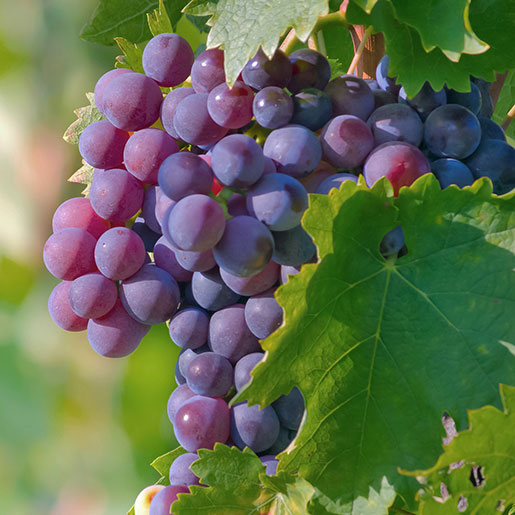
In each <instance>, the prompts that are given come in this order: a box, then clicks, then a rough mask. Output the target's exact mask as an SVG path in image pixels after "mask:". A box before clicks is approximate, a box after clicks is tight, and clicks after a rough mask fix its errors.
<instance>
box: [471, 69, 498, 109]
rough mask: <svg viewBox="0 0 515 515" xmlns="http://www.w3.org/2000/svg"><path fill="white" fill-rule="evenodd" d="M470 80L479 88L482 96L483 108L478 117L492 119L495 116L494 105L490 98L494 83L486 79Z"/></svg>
mask: <svg viewBox="0 0 515 515" xmlns="http://www.w3.org/2000/svg"><path fill="white" fill-rule="evenodd" d="M470 80H471V81H472V82H473V83H474V84H475V85H476V86H477V87H478V89H479V93H480V95H481V107H480V108H479V111H478V112H477V115H478V116H486V117H487V118H490V117H491V116H492V115H493V114H494V103H493V101H492V97H491V96H490V88H491V87H492V83H491V82H487V81H486V80H484V79H478V78H477V77H471V78H470Z"/></svg>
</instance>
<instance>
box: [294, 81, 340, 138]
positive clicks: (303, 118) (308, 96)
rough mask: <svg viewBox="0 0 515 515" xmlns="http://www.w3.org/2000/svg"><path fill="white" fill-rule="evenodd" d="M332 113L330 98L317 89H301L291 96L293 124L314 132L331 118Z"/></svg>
mask: <svg viewBox="0 0 515 515" xmlns="http://www.w3.org/2000/svg"><path fill="white" fill-rule="evenodd" d="M332 114H333V107H332V104H331V99H330V98H329V97H328V96H327V94H326V93H324V92H323V91H320V90H319V89H315V88H308V89H303V90H302V91H299V93H297V94H296V95H295V96H294V97H293V118H292V119H291V123H293V124H298V125H303V126H304V127H307V128H308V129H311V130H312V131H313V132H315V131H317V130H319V129H321V128H322V127H323V126H324V125H325V124H326V123H327V122H328V121H329V120H330V119H331V115H332Z"/></svg>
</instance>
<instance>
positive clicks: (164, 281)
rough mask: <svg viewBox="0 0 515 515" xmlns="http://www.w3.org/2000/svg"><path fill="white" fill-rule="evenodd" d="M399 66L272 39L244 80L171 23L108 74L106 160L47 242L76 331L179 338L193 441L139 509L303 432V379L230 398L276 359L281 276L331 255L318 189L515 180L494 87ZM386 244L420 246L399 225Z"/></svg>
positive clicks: (114, 339)
mask: <svg viewBox="0 0 515 515" xmlns="http://www.w3.org/2000/svg"><path fill="white" fill-rule="evenodd" d="M388 65H389V63H388V57H387V56H385V57H384V58H383V59H382V60H381V62H380V63H379V65H378V68H377V73H376V79H375V80H363V79H361V78H358V77H356V76H353V75H343V76H340V77H337V78H334V79H332V80H331V68H330V65H329V62H328V60H327V59H326V58H325V57H324V56H323V55H321V54H320V53H318V52H317V51H315V50H311V49H300V50H297V51H295V52H293V53H292V54H291V55H290V56H287V55H286V54H284V53H283V52H282V51H281V50H277V51H276V52H275V54H274V55H273V57H272V58H271V59H269V58H268V57H267V56H266V55H265V54H264V53H263V51H261V50H259V51H258V53H257V54H256V55H255V56H254V57H253V58H252V59H251V60H250V61H249V62H248V63H247V65H246V66H245V67H244V69H243V71H242V74H241V76H240V77H239V80H237V81H236V82H235V84H234V85H233V87H232V88H230V87H229V86H228V85H227V84H226V82H225V74H224V53H223V51H222V50H220V49H209V50H206V51H204V52H202V53H201V54H200V55H199V56H198V57H197V58H196V59H195V58H194V54H193V51H192V49H191V47H190V46H189V44H188V43H187V42H186V40H184V39H183V38H182V37H180V36H178V35H176V34H160V35H158V36H156V37H154V38H153V39H151V40H150V42H149V43H148V44H147V46H146V47H145V49H144V52H143V69H144V74H141V73H136V72H134V71H131V70H128V69H125V68H119V69H114V70H111V71H109V72H107V73H106V74H104V75H103V76H102V77H101V78H100V79H99V80H98V82H97V84H96V86H95V103H96V105H97V108H98V110H99V111H100V113H102V115H103V116H104V119H103V120H100V121H97V122H94V123H92V124H90V125H89V126H88V127H87V128H86V129H85V130H84V131H83V132H82V134H81V136H80V140H79V151H80V153H81V155H82V157H83V159H84V161H85V162H86V163H88V164H89V165H90V166H92V167H93V168H94V174H93V179H92V184H91V189H90V193H89V198H86V197H85V198H72V199H70V200H67V201H66V202H64V203H63V204H62V205H61V206H59V207H58V208H57V210H56V212H55V215H54V218H53V222H52V225H53V231H54V233H53V234H52V235H51V236H50V238H49V239H48V241H47V242H46V244H45V247H44V261H45V264H46V266H47V268H48V270H49V271H50V272H51V273H52V274H53V275H54V276H55V277H57V278H58V279H61V280H62V282H60V283H59V284H58V285H57V286H56V288H55V289H54V290H53V291H52V293H51V295H50V298H49V303H48V308H49V312H50V315H51V316H52V318H53V320H54V321H55V323H56V324H57V325H58V326H60V327H61V328H63V329H65V330H68V331H82V330H87V336H88V340H89V343H90V344H91V346H92V348H93V349H94V350H95V351H96V352H97V353H98V354H100V355H102V356H106V357H123V356H127V355H128V354H130V353H132V352H133V351H135V350H136V348H137V347H138V346H139V344H140V343H141V341H142V339H143V338H144V336H145V335H146V334H147V332H148V331H149V329H150V327H151V326H152V325H155V324H161V323H164V322H167V323H168V326H169V332H170V337H171V339H172V341H173V342H174V343H175V344H176V345H178V346H179V347H180V348H181V352H180V356H179V359H178V361H177V364H176V367H175V380H176V382H177V388H176V389H175V390H174V391H173V392H172V394H171V396H170V398H169V401H168V406H167V410H168V416H169V419H170V422H171V423H172V424H173V427H174V432H175V435H176V438H177V440H178V441H179V443H180V444H181V446H182V447H183V448H184V449H185V450H186V451H187V453H186V454H183V455H182V456H180V457H178V458H177V459H176V460H175V461H174V462H173V464H172V466H171V468H170V477H169V479H170V485H171V486H168V487H159V488H158V487H150V488H149V489H146V490H144V491H143V492H142V493H141V494H140V496H138V499H137V501H136V506H135V508H136V515H138V510H139V513H148V510H150V512H149V513H150V515H160V514H164V513H170V505H171V504H172V502H173V501H174V500H175V498H176V496H177V493H180V492H184V491H188V487H190V486H191V485H199V484H200V480H199V478H198V477H196V476H195V475H194V474H193V472H192V471H191V469H190V465H191V464H192V463H193V462H194V461H195V460H196V459H197V458H198V456H197V454H196V453H197V451H198V450H199V449H204V448H205V449H212V448H213V446H214V444H215V443H216V442H222V443H227V444H230V445H235V446H237V447H238V448H240V449H243V448H245V447H249V448H250V449H252V450H253V451H254V452H255V453H256V454H257V455H258V456H260V458H261V460H262V462H263V463H264V465H265V466H266V471H267V474H275V471H276V467H277V460H276V458H275V457H276V455H277V454H278V453H280V452H282V451H283V450H285V449H286V448H287V447H288V445H289V444H290V442H291V441H292V440H293V439H294V438H295V435H296V434H297V431H298V428H299V426H300V425H301V422H302V418H303V416H304V411H305V409H304V408H305V406H304V399H303V396H302V394H301V393H300V391H299V390H298V389H297V388H294V389H293V390H292V391H291V392H290V394H289V395H283V396H282V397H280V398H279V399H278V400H277V401H275V402H274V403H273V404H272V405H271V406H266V407H264V408H263V409H259V408H258V407H257V406H249V405H248V404H247V403H239V404H236V405H234V406H232V407H231V408H229V401H230V399H231V398H232V397H233V396H234V394H235V393H236V392H238V391H240V390H241V389H243V388H244V387H245V385H246V384H247V383H248V382H249V381H250V378H251V375H250V372H251V370H252V369H253V368H254V367H255V366H256V365H257V364H258V363H259V362H261V361H262V360H263V359H266V357H265V354H264V353H263V352H262V349H261V345H260V340H263V339H265V338H267V337H268V336H269V335H270V334H272V333H273V332H274V331H275V330H276V329H277V328H279V327H280V326H281V324H282V323H283V312H282V308H281V306H280V305H279V304H278V303H277V301H276V300H275V297H274V292H275V290H276V288H277V287H278V285H280V284H283V283H285V282H287V281H288V277H289V276H290V275H294V274H297V273H298V272H299V271H300V268H301V266H302V265H303V264H305V263H310V262H315V261H316V260H317V255H316V254H317V253H316V247H315V245H314V243H313V241H312V239H311V237H310V236H309V234H307V233H306V231H305V230H304V229H303V227H302V226H301V223H300V222H301V218H302V215H303V213H304V211H305V210H306V209H307V207H308V194H309V193H312V194H313V193H315V194H322V195H326V194H329V192H330V191H331V190H332V189H333V188H339V187H340V185H341V184H342V183H343V182H345V181H354V182H357V180H358V176H359V175H360V174H362V175H363V176H364V179H365V181H366V183H367V184H368V185H369V186H372V185H373V184H374V183H375V182H376V181H377V180H379V179H380V178H382V177H386V178H387V179H388V180H389V181H390V182H391V184H392V186H393V190H394V192H395V194H397V193H398V192H399V190H400V188H401V187H403V186H409V185H410V184H411V183H413V182H414V181H415V180H416V179H417V178H418V177H420V176H422V175H423V174H426V173H434V174H435V176H436V177H437V179H438V181H439V182H440V184H441V186H442V187H443V188H445V187H448V186H449V185H451V184H455V185H457V186H458V187H464V186H467V185H470V184H472V182H473V180H474V179H476V178H478V177H483V176H486V177H489V178H490V179H491V180H492V182H493V184H494V192H495V193H498V194H502V193H505V192H507V191H509V190H511V189H512V188H513V187H514V186H515V149H513V148H512V147H511V146H510V145H509V144H508V143H506V141H505V136H504V133H503V130H502V129H501V127H499V126H498V125H497V124H496V123H495V122H493V121H492V120H491V119H490V117H491V115H492V101H491V98H490V96H489V86H488V84H487V83H485V82H484V81H481V80H479V79H474V78H472V79H471V91H470V92H469V93H459V92H456V91H453V90H451V89H443V90H441V91H434V90H433V89H432V88H431V86H430V85H429V84H428V83H426V84H425V85H424V87H423V88H422V90H421V91H420V92H419V93H418V94H417V95H416V96H415V97H413V98H408V97H407V95H406V94H405V92H404V90H403V88H402V87H401V86H400V85H399V84H397V82H396V79H395V78H392V77H390V76H389V75H388ZM252 135H257V136H256V137H255V138H254V137H252ZM380 250H381V252H382V254H383V255H384V256H390V255H395V254H398V253H399V252H406V249H405V246H404V236H403V234H402V228H401V227H397V228H395V229H393V230H392V231H391V232H389V233H388V234H387V235H385V237H384V239H383V241H382V242H381V247H380ZM149 499H151V500H152V502H150V501H149ZM138 506H140V508H138ZM145 506H146V507H145ZM145 510H147V511H145Z"/></svg>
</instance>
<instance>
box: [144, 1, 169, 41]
mask: <svg viewBox="0 0 515 515" xmlns="http://www.w3.org/2000/svg"><path fill="white" fill-rule="evenodd" d="M147 23H148V28H149V29H150V32H151V33H152V36H157V35H158V34H163V33H165V32H173V29H174V28H173V26H172V22H171V21H170V18H169V16H168V13H167V12H166V8H165V6H164V3H163V0H159V5H158V8H157V9H156V10H155V11H154V12H153V13H147Z"/></svg>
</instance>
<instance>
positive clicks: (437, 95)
mask: <svg viewBox="0 0 515 515" xmlns="http://www.w3.org/2000/svg"><path fill="white" fill-rule="evenodd" d="M399 102H400V103H403V104H408V105H409V106H410V107H411V108H413V109H415V111H416V112H417V113H418V114H419V116H420V118H422V121H424V120H425V119H426V118H427V117H428V116H429V113H431V111H434V110H435V109H436V108H437V107H440V106H443V105H445V104H446V103H447V95H446V93H445V89H441V90H440V91H435V90H434V89H433V88H432V87H431V86H430V84H429V82H424V85H423V86H422V89H421V90H420V91H419V92H418V93H417V94H416V95H415V96H414V97H412V98H408V95H407V94H406V91H405V90H404V88H401V89H400V91H399Z"/></svg>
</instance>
